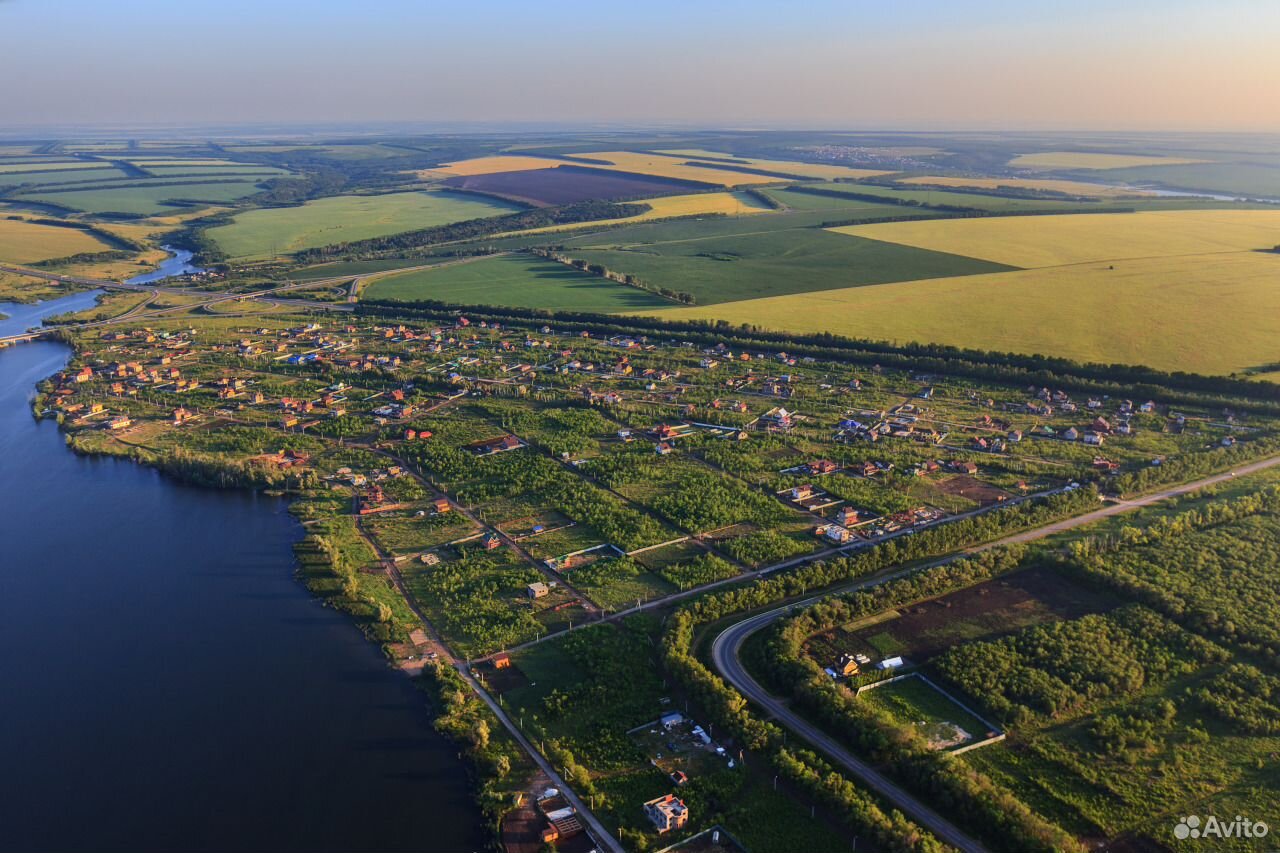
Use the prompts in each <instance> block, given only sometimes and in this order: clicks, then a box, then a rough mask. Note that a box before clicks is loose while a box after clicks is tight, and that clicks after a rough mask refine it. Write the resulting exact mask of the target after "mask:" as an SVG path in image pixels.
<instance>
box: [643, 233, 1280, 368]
mask: <svg viewBox="0 0 1280 853" xmlns="http://www.w3.org/2000/svg"><path fill="white" fill-rule="evenodd" d="M1110 266H1113V265H1112V264H1107V263H1091V264H1076V265H1073V266H1062V267H1055V268H1051V269H1035V270H1023V271H1017V272H1005V273H998V274H994V275H976V276H967V277H964V278H945V279H933V280H927V281H911V282H902V283H897V284H884V285H879V286H877V287H856V288H846V289H843V290H824V291H820V292H813V293H801V294H795V295H791V296H780V297H775V298H771V299H755V300H750V301H744V302H734V303H731V304H728V305H715V306H711V307H695V308H681V309H674V310H670V311H664V312H662V314H663V315H664V316H670V317H672V318H673V319H674V318H681V319H684V318H705V319H723V320H728V321H729V322H731V323H734V324H737V323H752V324H756V325H759V326H762V327H765V328H770V329H778V330H783V331H795V332H815V331H829V332H834V333H835V334H841V335H849V336H852V337H859V338H871V339H875V340H896V341H901V342H905V341H931V342H936V343H943V344H952V345H955V346H962V347H976V348H979V349H990V350H1002V351H1012V352H1026V353H1044V354H1047V355H1059V356H1066V357H1069V358H1074V359H1079V360H1082V361H1101V362H1107V363H1111V362H1123V363H1128V364H1146V365H1150V366H1152V367H1157V368H1162V369H1165V370H1187V371H1194V372H1200V373H1220V374H1225V373H1230V372H1232V371H1235V370H1240V369H1243V368H1246V367H1250V366H1253V365H1259V364H1268V363H1272V362H1275V361H1280V287H1277V286H1276V282H1277V281H1280V255H1276V254H1270V253H1262V252H1235V253H1227V254H1217V255H1205V256H1200V257H1172V258H1168V257H1166V258H1144V259H1138V260H1132V261H1120V262H1116V263H1115V264H1114V267H1115V268H1114V269H1108V267H1110Z"/></svg>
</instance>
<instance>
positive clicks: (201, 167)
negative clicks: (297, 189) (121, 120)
mask: <svg viewBox="0 0 1280 853" xmlns="http://www.w3.org/2000/svg"><path fill="white" fill-rule="evenodd" d="M142 168H143V169H146V170H147V171H148V172H150V173H151V174H153V175H155V176H156V177H159V178H175V177H182V176H184V175H214V176H216V177H219V178H221V177H228V178H234V177H238V176H241V175H254V176H256V177H264V178H276V177H280V176H281V175H287V174H289V172H288V171H287V170H285V169H277V168H276V167H274V166H259V165H257V164H255V163H229V164H224V163H217V162H214V161H210V162H209V163H195V162H190V163H187V162H184V163H183V164H182V165H178V166H143V167H142Z"/></svg>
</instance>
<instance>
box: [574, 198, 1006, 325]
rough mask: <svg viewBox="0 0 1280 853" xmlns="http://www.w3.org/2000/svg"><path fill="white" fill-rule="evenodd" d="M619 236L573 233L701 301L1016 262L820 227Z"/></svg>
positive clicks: (593, 250)
mask: <svg viewBox="0 0 1280 853" xmlns="http://www.w3.org/2000/svg"><path fill="white" fill-rule="evenodd" d="M771 218H773V219H777V220H783V219H785V218H786V217H785V215H784V216H780V217H771ZM628 230H634V229H628ZM687 233H688V232H687V230H686V234H687ZM619 236H621V235H620V233H619V232H609V233H605V234H602V235H595V236H593V237H589V238H583V239H580V240H575V241H569V245H570V247H571V248H570V249H569V250H568V254H570V255H571V256H572V257H574V258H583V259H585V260H587V261H589V262H591V263H597V264H603V265H604V266H605V267H607V268H608V269H610V270H615V271H618V272H623V273H630V274H632V275H634V276H636V277H638V278H639V279H641V280H642V281H645V282H647V283H651V284H656V285H660V286H662V287H667V288H670V289H672V290H676V291H684V292H687V293H690V294H692V295H693V296H694V298H695V299H696V300H697V304H699V305H714V304H716V303H720V302H734V301H737V300H742V299H757V298H761V297H765V296H780V295H783V294H789V293H807V292H811V291H820V290H834V289H838V288H849V287H861V286H864V285H869V284H884V283H887V282H894V281H910V280H913V279H921V278H948V277H950V276H964V275H975V274H979V273H992V272H1001V271H1007V270H1010V269H1012V267H1008V266H1001V265H999V264H992V263H989V262H987V261H980V260H976V259H974V258H966V257H961V256H959V255H950V254H946V253H943V252H932V251H928V250H922V249H908V251H902V250H903V249H904V248H908V247H903V246H895V245H893V244H890V243H884V242H880V241H876V240H861V241H855V242H851V243H846V242H844V240H846V239H847V237H846V236H845V235H838V234H832V233H830V232H827V231H822V230H819V229H814V228H797V229H786V230H769V231H758V232H757V233H750V232H748V233H742V234H737V235H731V236H712V237H689V236H684V237H679V238H676V239H671V240H669V241H667V242H656V241H655V242H644V243H638V242H637V243H622V242H618V238H619Z"/></svg>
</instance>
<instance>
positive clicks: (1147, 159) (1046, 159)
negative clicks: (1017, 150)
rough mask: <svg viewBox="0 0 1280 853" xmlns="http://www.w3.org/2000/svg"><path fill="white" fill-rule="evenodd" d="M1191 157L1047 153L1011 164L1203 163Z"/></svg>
mask: <svg viewBox="0 0 1280 853" xmlns="http://www.w3.org/2000/svg"><path fill="white" fill-rule="evenodd" d="M1203 162H1205V161H1204V160H1195V159H1191V158H1187V157H1160V156H1150V155H1143V154H1106V153H1100V152H1081V151H1045V152H1041V153H1038V154H1020V155H1018V156H1017V157H1014V158H1013V159H1012V160H1010V161H1009V166H1010V167H1012V168H1014V169H1044V170H1048V169H1127V168H1132V167H1134V166H1182V165H1187V164H1190V163H1203Z"/></svg>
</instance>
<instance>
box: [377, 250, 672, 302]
mask: <svg viewBox="0 0 1280 853" xmlns="http://www.w3.org/2000/svg"><path fill="white" fill-rule="evenodd" d="M364 295H365V296H366V297H367V298H369V299H398V300H405V301H414V300H420V299H428V300H431V299H434V300H439V301H441V302H454V303H463V304H475V303H479V302H483V303H489V304H493V305H510V306H515V307H522V308H550V309H561V310H580V311H599V312H602V313H618V312H626V311H642V310H651V309H654V308H660V307H665V306H668V305H671V304H672V303H671V302H670V301H669V300H666V299H663V298H661V297H659V296H655V295H653V294H650V293H646V292H645V291H643V290H640V289H638V288H634V287H628V286H627V285H625V284H618V283H617V282H614V281H608V280H606V279H603V278H600V277H598V276H594V275H590V274H588V273H585V272H579V271H578V270H575V269H571V268H569V267H567V266H565V265H563V264H559V263H556V262H554V261H544V260H542V259H540V258H534V257H530V256H528V255H510V256H505V257H496V258H483V259H480V260H474V261H464V262H461V263H453V264H446V265H444V266H443V267H442V268H438V269H426V270H421V271H419V272H413V273H405V274H404V275H399V276H388V277H387V278H383V279H379V280H378V281H375V282H374V283H372V284H370V285H369V286H368V288H366V290H365V292H364Z"/></svg>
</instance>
